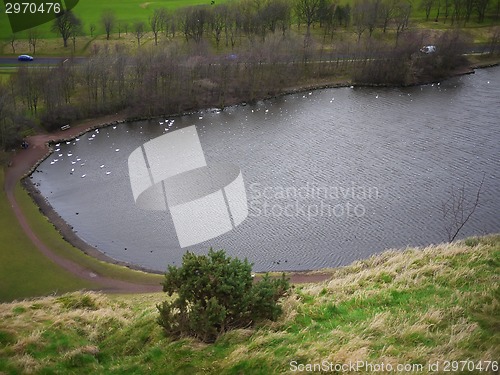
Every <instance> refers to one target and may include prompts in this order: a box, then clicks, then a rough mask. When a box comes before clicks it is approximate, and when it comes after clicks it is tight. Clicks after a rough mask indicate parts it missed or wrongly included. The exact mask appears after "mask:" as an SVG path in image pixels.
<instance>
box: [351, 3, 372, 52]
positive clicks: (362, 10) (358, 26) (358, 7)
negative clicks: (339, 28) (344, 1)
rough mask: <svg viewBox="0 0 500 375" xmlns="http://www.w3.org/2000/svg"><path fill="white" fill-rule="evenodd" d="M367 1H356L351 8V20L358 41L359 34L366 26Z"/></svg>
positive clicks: (359, 38) (361, 33)
mask: <svg viewBox="0 0 500 375" xmlns="http://www.w3.org/2000/svg"><path fill="white" fill-rule="evenodd" d="M368 12H369V9H368V2H366V1H357V2H356V3H355V4H354V6H353V8H352V21H353V23H354V33H355V34H356V35H357V36H358V43H359V42H360V40H361V35H363V33H364V32H365V30H366V29H367V28H368Z"/></svg>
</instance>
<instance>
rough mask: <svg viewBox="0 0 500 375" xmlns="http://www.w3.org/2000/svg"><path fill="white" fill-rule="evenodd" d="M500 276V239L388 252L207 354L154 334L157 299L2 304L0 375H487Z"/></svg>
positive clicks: (81, 297)
mask: <svg viewBox="0 0 500 375" xmlns="http://www.w3.org/2000/svg"><path fill="white" fill-rule="evenodd" d="M499 271H500V235H494V236H488V237H482V238H471V239H467V240H465V241H461V242H458V243H454V244H445V245H439V246H430V247H427V248H425V249H407V250H405V251H389V252H385V253H383V254H381V255H378V256H374V257H372V258H370V259H367V260H363V261H358V262H355V263H353V264H352V265H350V266H348V267H342V268H338V269H336V270H334V273H333V276H332V279H331V280H330V281H327V282H323V283H319V284H309V285H302V286H296V287H295V288H294V290H293V291H292V292H291V294H290V295H289V296H288V297H287V298H286V299H285V300H284V301H283V306H284V314H283V316H282V317H281V318H280V320H279V321H278V322H274V323H271V322H269V323H267V324H264V325H261V326H259V327H257V328H255V329H251V330H250V329H247V330H237V331H233V332H229V333H227V334H225V335H224V336H222V337H221V338H220V339H219V340H218V341H217V342H216V343H215V344H212V345H205V344H201V343H199V342H196V341H193V340H189V339H185V340H181V341H178V342H171V341H170V340H169V339H168V338H166V337H164V335H163V333H162V330H161V329H160V327H159V326H158V325H157V324H156V322H155V319H156V316H157V312H156V309H155V304H156V303H158V302H160V301H161V300H162V299H164V298H166V297H165V296H164V295H162V294H153V295H129V296H113V295H102V294H96V293H72V294H67V295H64V296H60V297H47V298H42V299H33V300H26V301H21V302H13V303H8V304H1V305H0V373H2V372H3V373H6V374H21V373H23V374H24V373H40V374H48V373H51V374H52V373H54V374H84V373H98V374H124V373H126V374H145V373H158V374H159V373H161V374H184V373H185V374H195V373H199V374H274V373H297V372H300V371H294V370H299V369H300V368H299V364H302V365H305V364H314V363H316V364H321V361H325V362H324V363H323V364H324V365H329V363H330V362H331V363H332V365H335V364H337V365H339V364H348V363H349V362H356V361H366V363H367V364H368V365H376V364H379V365H380V364H384V365H385V366H388V365H391V366H393V369H394V373H397V372H398V371H397V369H398V368H397V366H398V364H399V365H406V366H407V367H406V368H405V369H403V371H400V372H399V373H409V372H410V371H409V370H410V369H412V370H413V371H414V373H418V372H415V371H419V372H420V373H428V372H429V368H428V366H429V364H435V363H436V362H438V361H439V366H440V367H439V372H444V366H445V362H444V361H447V360H448V361H461V360H463V361H465V360H469V362H467V363H466V364H467V366H472V364H474V365H475V366H476V369H475V370H474V371H463V373H467V374H470V373H480V371H479V368H478V367H477V366H478V364H481V365H482V368H483V372H481V373H491V372H492V371H491V370H492V368H493V367H492V366H491V364H490V365H489V371H487V372H485V371H484V370H485V369H486V366H487V365H488V362H486V361H499V360H500V303H499V299H500V272H499ZM292 361H295V362H292ZM481 361H482V362H481ZM457 365H458V364H457ZM365 366H366V365H365ZM420 366H423V367H420ZM450 366H451V364H450ZM450 369H451V367H450ZM359 370H361V371H360V372H365V371H363V370H366V367H365V368H360V369H359ZM420 370H421V371H420ZM452 372H453V373H460V371H452Z"/></svg>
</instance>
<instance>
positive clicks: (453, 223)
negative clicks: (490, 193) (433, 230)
mask: <svg viewBox="0 0 500 375" xmlns="http://www.w3.org/2000/svg"><path fill="white" fill-rule="evenodd" d="M484 177H485V175H484V174H483V178H482V179H481V183H480V184H479V187H478V189H477V192H476V196H475V198H474V200H473V201H468V200H467V198H466V193H465V184H463V185H462V187H461V188H460V189H458V191H457V190H455V189H454V188H453V186H452V187H451V191H450V197H449V198H448V200H446V202H444V203H443V205H442V212H443V219H444V221H445V230H446V233H447V235H448V241H449V242H452V241H453V240H454V239H455V238H456V237H457V236H458V234H459V233H460V231H461V230H462V228H463V227H464V226H465V224H466V223H467V222H468V221H469V219H470V218H471V217H472V215H473V214H474V212H475V211H476V208H477V207H478V205H479V198H480V196H481V190H482V187H483V183H484Z"/></svg>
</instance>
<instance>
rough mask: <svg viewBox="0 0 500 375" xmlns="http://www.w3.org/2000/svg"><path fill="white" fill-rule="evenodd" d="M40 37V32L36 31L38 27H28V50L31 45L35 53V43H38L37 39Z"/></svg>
mask: <svg viewBox="0 0 500 375" xmlns="http://www.w3.org/2000/svg"><path fill="white" fill-rule="evenodd" d="M39 38H40V33H39V32H38V29H35V28H33V29H29V31H28V44H29V46H30V51H31V47H33V53H36V45H37V43H38V39H39Z"/></svg>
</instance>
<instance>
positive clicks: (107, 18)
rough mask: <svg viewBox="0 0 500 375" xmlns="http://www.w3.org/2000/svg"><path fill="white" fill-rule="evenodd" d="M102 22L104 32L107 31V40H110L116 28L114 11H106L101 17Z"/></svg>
mask: <svg viewBox="0 0 500 375" xmlns="http://www.w3.org/2000/svg"><path fill="white" fill-rule="evenodd" d="M101 22H102V24H103V25H104V30H105V31H106V39H107V40H109V34H111V31H112V30H113V28H114V27H115V23H116V16H115V14H114V13H113V11H112V10H106V11H104V13H103V14H102V16H101Z"/></svg>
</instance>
